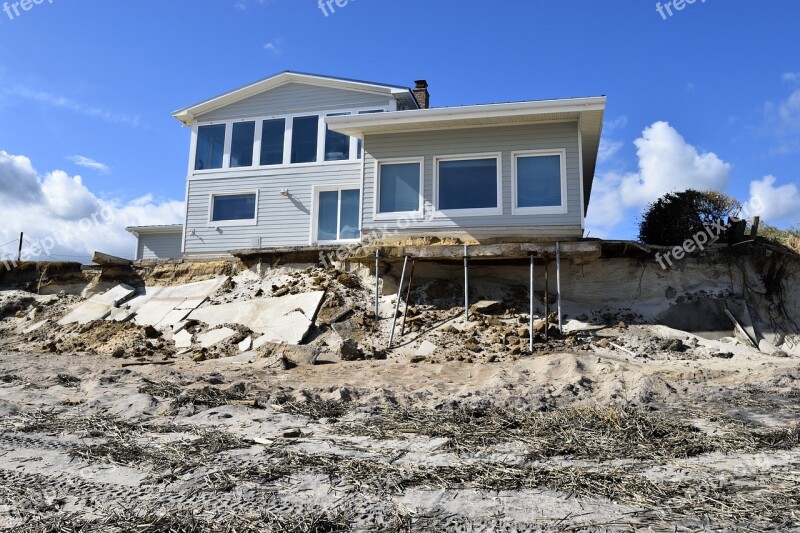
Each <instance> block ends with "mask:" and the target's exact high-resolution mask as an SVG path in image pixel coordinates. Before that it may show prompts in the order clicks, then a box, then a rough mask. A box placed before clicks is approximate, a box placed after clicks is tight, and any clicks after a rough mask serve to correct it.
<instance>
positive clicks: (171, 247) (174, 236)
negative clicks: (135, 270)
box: [136, 232, 182, 259]
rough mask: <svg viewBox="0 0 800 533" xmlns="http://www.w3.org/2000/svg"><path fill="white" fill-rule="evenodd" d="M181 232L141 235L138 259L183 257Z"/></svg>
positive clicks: (137, 253)
mask: <svg viewBox="0 0 800 533" xmlns="http://www.w3.org/2000/svg"><path fill="white" fill-rule="evenodd" d="M181 237H182V236H181V233H180V232H175V233H150V234H144V235H140V236H139V243H138V249H137V252H136V259H175V258H178V257H181Z"/></svg>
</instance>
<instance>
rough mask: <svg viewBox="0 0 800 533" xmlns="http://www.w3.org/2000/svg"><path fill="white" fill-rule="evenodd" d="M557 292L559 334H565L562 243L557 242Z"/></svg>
mask: <svg viewBox="0 0 800 533" xmlns="http://www.w3.org/2000/svg"><path fill="white" fill-rule="evenodd" d="M556 293H557V295H558V334H559V335H563V334H564V325H563V322H562V319H561V318H562V316H563V315H562V314H561V243H560V242H557V243H556Z"/></svg>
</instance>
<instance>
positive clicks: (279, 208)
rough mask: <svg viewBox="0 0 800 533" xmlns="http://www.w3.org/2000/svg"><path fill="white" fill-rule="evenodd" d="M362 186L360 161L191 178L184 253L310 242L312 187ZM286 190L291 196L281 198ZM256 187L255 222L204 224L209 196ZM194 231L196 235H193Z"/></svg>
mask: <svg viewBox="0 0 800 533" xmlns="http://www.w3.org/2000/svg"><path fill="white" fill-rule="evenodd" d="M350 183H352V184H354V185H356V186H358V187H360V185H361V162H360V161H358V162H348V163H342V164H328V165H321V166H315V167H304V168H283V169H275V170H262V171H248V172H243V173H240V174H227V175H225V177H218V178H214V179H202V180H191V181H190V182H189V195H188V204H187V219H186V231H187V234H186V253H187V254H205V253H217V252H224V251H228V250H236V249H242V248H251V247H253V244H254V243H253V239H254V238H260V240H261V246H263V247H280V246H303V245H308V244H309V243H310V241H311V212H312V190H313V187H314V186H319V185H343V184H350ZM281 189H288V190H289V198H284V197H282V196H281V194H280V192H281ZM255 190H257V191H258V193H259V199H258V206H257V209H258V224H257V225H255V226H223V227H220V228H219V230H217V229H215V228H214V227H213V225H211V224H209V222H208V214H209V203H210V198H211V195H212V194H214V193H222V192H226V193H227V192H239V191H240V192H249V191H255ZM191 230H194V235H193V234H192V233H191Z"/></svg>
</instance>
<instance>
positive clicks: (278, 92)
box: [129, 72, 606, 259]
mask: <svg viewBox="0 0 800 533" xmlns="http://www.w3.org/2000/svg"><path fill="white" fill-rule="evenodd" d="M429 100H430V93H429V92H428V84H427V83H426V82H425V81H418V82H416V85H415V87H414V88H408V87H401V86H395V85H384V84H378V83H369V82H363V81H356V80H349V79H343V78H333V77H327V76H319V75H312V74H302V73H297V72H283V73H280V74H277V75H275V76H272V77H270V78H267V79H265V80H262V81H259V82H257V83H254V84H252V85H248V86H246V87H243V88H241V89H237V90H234V91H231V92H229V93H226V94H223V95H221V96H218V97H216V98H212V99H210V100H207V101H204V102H201V103H198V104H195V105H192V106H190V107H187V108H185V109H181V110H179V111H177V112H175V113H174V116H175V118H177V119H178V120H179V121H181V122H182V123H183V124H184V125H185V126H187V127H190V128H191V130H192V135H191V145H190V147H189V166H188V176H187V183H186V218H185V221H184V224H183V225H182V226H177V227H175V226H170V227H169V228H163V227H162V228H159V227H145V228H141V227H139V228H129V230H130V231H131V232H133V233H134V234H135V235H137V237H138V240H139V246H138V248H137V251H138V252H139V254H137V255H138V256H137V258H139V259H144V258H150V257H165V256H181V257H187V258H191V257H203V256H220V255H225V254H227V253H229V252H231V251H234V250H242V249H272V248H286V247H320V246H325V245H331V244H335V245H339V244H343V243H357V242H359V241H360V240H361V239H362V238H363V236H364V235H366V234H367V233H374V232H380V235H381V236H382V237H381V239H382V240H386V242H389V241H391V240H393V239H395V240H403V239H409V238H414V237H424V238H426V239H431V238H435V237H439V238H441V239H450V240H454V239H461V240H464V241H471V242H472V241H477V242H502V241H508V242H524V241H531V240H535V241H547V240H551V241H552V240H577V239H580V238H582V237H583V234H584V217H585V215H586V211H587V208H588V204H589V197H590V193H591V189H592V182H593V178H594V170H595V164H596V160H597V152H598V147H599V142H600V135H601V130H602V123H603V113H604V110H605V102H606V99H605V97H592V98H572V99H560V100H542V101H526V102H515V103H504V104H486V105H469V106H460V107H445V108H431V107H430V106H429ZM178 231H180V235H181V238H180V247H178V239H177V237H176V233H177V232H178Z"/></svg>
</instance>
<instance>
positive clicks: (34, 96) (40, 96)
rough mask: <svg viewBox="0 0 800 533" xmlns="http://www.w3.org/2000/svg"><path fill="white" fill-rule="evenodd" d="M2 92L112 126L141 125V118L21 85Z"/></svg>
mask: <svg viewBox="0 0 800 533" xmlns="http://www.w3.org/2000/svg"><path fill="white" fill-rule="evenodd" d="M4 92H5V93H6V94H7V95H9V96H12V97H17V98H22V99H24V100H30V101H32V102H37V103H39V104H42V105H46V106H49V107H57V108H60V109H66V110H69V111H72V112H74V113H78V114H80V115H84V116H87V117H91V118H96V119H99V120H103V121H105V122H110V123H112V124H127V125H129V126H139V125H140V123H141V117H139V116H138V115H136V116H131V115H125V114H121V113H117V112H114V111H110V110H108V109H103V108H100V107H97V106H93V105H87V104H83V103H80V102H76V101H74V100H71V99H69V98H67V97H65V96H61V95H58V94H54V93H49V92H46V91H37V90H34V89H30V88H28V87H25V86H23V85H14V86H13V87H11V88H8V89H5V90H4Z"/></svg>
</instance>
